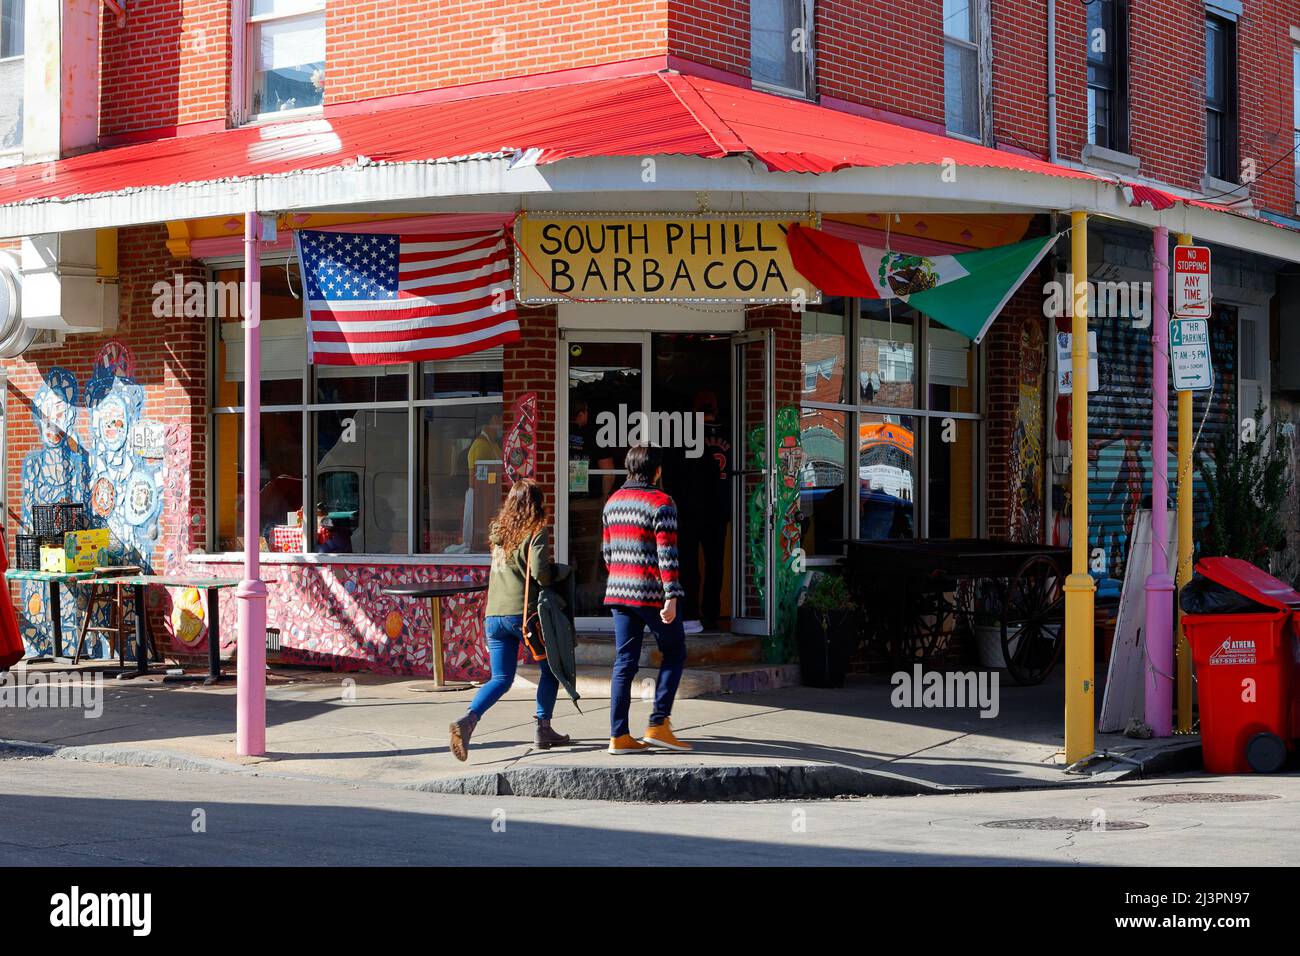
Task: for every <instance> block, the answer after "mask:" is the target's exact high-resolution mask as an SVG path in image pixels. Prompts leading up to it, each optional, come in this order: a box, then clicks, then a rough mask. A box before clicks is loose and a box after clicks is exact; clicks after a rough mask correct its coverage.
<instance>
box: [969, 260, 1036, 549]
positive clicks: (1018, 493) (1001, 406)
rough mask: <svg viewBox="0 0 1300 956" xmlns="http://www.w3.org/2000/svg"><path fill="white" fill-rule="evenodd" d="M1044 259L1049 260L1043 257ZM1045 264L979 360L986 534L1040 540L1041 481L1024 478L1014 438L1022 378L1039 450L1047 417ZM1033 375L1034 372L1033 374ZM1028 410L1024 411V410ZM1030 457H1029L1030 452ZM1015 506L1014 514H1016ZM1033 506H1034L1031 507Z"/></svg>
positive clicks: (992, 332) (990, 336)
mask: <svg viewBox="0 0 1300 956" xmlns="http://www.w3.org/2000/svg"><path fill="white" fill-rule="evenodd" d="M1049 261H1050V260H1049ZM1047 268H1048V267H1046V266H1041V267H1040V268H1039V269H1038V271H1037V273H1036V274H1035V275H1033V276H1030V277H1029V278H1028V279H1026V280H1025V283H1024V285H1022V286H1021V287H1020V290H1019V291H1018V292H1017V293H1016V294H1015V295H1014V296H1013V297H1012V298H1011V301H1009V302H1008V303H1007V304H1006V306H1005V307H1004V308H1003V309H1002V312H1001V314H1000V315H999V317H998V319H997V321H995V322H994V323H993V325H992V327H991V328H990V329H989V333H988V336H987V337H986V338H985V340H984V362H985V389H986V398H985V422H986V424H985V447H986V448H987V454H986V455H985V458H986V465H985V483H984V485H983V493H984V501H985V509H986V515H985V517H986V523H987V530H988V536H989V537H992V538H1015V539H1016V540H1020V541H1027V542H1041V541H1043V540H1044V539H1043V536H1042V535H1043V529H1042V524H1041V514H1042V504H1043V497H1044V491H1043V481H1042V471H1041V468H1042V467H1045V465H1046V460H1045V458H1040V470H1039V471H1038V473H1037V475H1036V476H1035V477H1031V478H1025V477H1024V475H1023V474H1022V470H1021V466H1020V464H1019V462H1018V456H1019V451H1020V439H1019V436H1018V435H1017V431H1016V429H1017V424H1018V421H1019V417H1018V413H1019V411H1020V408H1021V403H1022V401H1026V400H1027V401H1028V402H1029V403H1030V404H1031V405H1032V403H1033V399H1026V398H1025V397H1024V396H1022V393H1021V384H1022V382H1024V383H1025V384H1028V385H1030V386H1031V388H1032V390H1033V391H1034V392H1036V393H1037V397H1038V402H1039V416H1040V417H1039V425H1040V427H1039V428H1038V429H1037V431H1038V434H1037V435H1036V436H1032V437H1035V438H1036V439H1037V441H1038V443H1039V448H1040V449H1044V448H1045V447H1046V446H1045V444H1044V443H1045V441H1046V435H1045V434H1044V432H1043V428H1045V422H1046V417H1047V407H1046V404H1045V403H1046V401H1047V395H1046V394H1045V392H1044V385H1045V384H1046V377H1045V375H1044V372H1045V369H1046V367H1047V352H1046V349H1047V342H1048V341H1049V337H1048V335H1047V320H1046V319H1045V318H1044V317H1043V291H1042V284H1043V282H1044V281H1046V276H1047V272H1046V271H1045V270H1046V269H1047ZM1034 373H1036V374H1034ZM1026 411H1029V409H1026ZM1031 457H1032V456H1031ZM1017 509H1019V513H1018V514H1017V513H1016V512H1017ZM1036 509H1037V510H1036ZM1026 515H1029V516H1030V517H1029V519H1028V520H1026Z"/></svg>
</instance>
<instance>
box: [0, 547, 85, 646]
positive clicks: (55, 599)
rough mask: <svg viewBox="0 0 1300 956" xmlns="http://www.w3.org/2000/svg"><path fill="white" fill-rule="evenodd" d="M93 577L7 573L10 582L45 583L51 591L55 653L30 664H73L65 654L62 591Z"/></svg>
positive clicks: (81, 573) (76, 573)
mask: <svg viewBox="0 0 1300 956" xmlns="http://www.w3.org/2000/svg"><path fill="white" fill-rule="evenodd" d="M93 577H95V572H94V571H67V572H60V571H28V570H24V569H22V568H11V569H10V570H8V571H6V572H5V579H6V580H8V581H39V582H43V583H44V584H45V585H46V587H47V588H48V591H49V600H48V601H47V602H46V607H47V608H48V612H49V617H50V624H51V626H52V628H53V631H54V647H53V650H54V653H53V655H51V656H49V657H33V658H28V659H27V663H28V664H44V663H55V664H71V663H72V658H71V657H68V656H66V655H65V654H64V653H63V602H62V598H61V593H60V589H61V588H62V587H63V586H64V585H68V586H73V585H77V584H82V583H84V582H86V581H89V580H90V579H91V578H93Z"/></svg>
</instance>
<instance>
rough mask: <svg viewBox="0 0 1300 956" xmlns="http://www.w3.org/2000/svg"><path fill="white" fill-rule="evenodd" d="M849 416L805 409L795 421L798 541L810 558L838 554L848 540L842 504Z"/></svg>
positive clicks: (846, 519)
mask: <svg viewBox="0 0 1300 956" xmlns="http://www.w3.org/2000/svg"><path fill="white" fill-rule="evenodd" d="M850 417H851V416H850V415H848V414H847V413H845V412H838V411H831V410H830V409H824V408H805V409H804V410H803V414H802V415H801V416H800V419H799V443H800V445H801V446H802V447H803V452H804V463H803V468H802V470H801V471H800V473H799V512H800V513H801V514H802V515H803V524H802V541H803V549H804V551H805V553H807V554H810V555H827V554H839V553H840V551H841V550H842V549H843V547H844V545H843V541H842V539H844V538H846V537H848V534H847V531H846V525H847V522H848V510H847V508H846V507H845V503H844V488H845V481H844V479H845V474H846V471H847V469H846V462H847V454H846V452H847V449H848V446H847V445H846V443H845V438H846V437H847V435H848V429H849V424H848V423H849V419H850Z"/></svg>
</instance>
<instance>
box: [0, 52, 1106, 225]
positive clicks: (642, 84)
mask: <svg viewBox="0 0 1300 956" xmlns="http://www.w3.org/2000/svg"><path fill="white" fill-rule="evenodd" d="M354 109H355V108H354ZM530 151H531V152H530ZM511 153H521V154H525V153H526V154H528V155H530V158H532V159H534V161H536V162H537V163H554V162H558V161H560V160H564V159H570V158H578V157H597V156H661V155H687V156H700V157H705V158H721V157H725V156H737V155H741V156H743V155H749V156H752V157H754V158H755V159H756V160H758V161H759V162H760V163H762V164H763V165H764V166H765V167H766V168H767V169H769V170H771V171H774V172H801V173H826V172H831V171H834V170H839V169H845V168H849V167H864V168H871V167H889V166H903V165H918V164H920V165H935V166H938V165H941V164H942V163H943V162H944V161H945V160H951V161H952V162H953V163H955V164H957V166H959V167H984V168H997V169H1005V170H1014V171H1022V172H1027V173H1036V174H1041V175H1046V176H1057V177H1065V178H1072V179H1083V180H1096V179H1097V177H1095V176H1092V175H1091V174H1089V173H1086V172H1083V171H1080V170H1074V169H1070V168H1067V167H1063V166H1054V165H1052V164H1050V163H1046V162H1043V161H1041V160H1038V159H1034V158H1031V157H1027V156H1021V155H1017V154H1014V153H1009V152H1004V151H1002V150H995V149H989V148H986V147H983V146H979V145H976V144H974V143H968V142H965V141H962V140H957V139H952V138H949V137H945V136H939V135H936V134H933V133H928V132H923V131H919V130H915V129H910V128H907V127H902V126H897V125H894V124H891V123H886V122H882V121H880V120H875V119H870V118H867V117H863V116H857V115H854V114H850V113H845V112H840V111H837V110H832V109H829V108H827V107H822V106H817V105H816V104H813V103H809V102H804V101H801V100H793V99H789V98H786V97H781V96H776V95H773V94H770V93H763V92H759V91H755V90H748V89H744V88H742V87H738V86H732V85H729V84H725V83H721V82H717V81H714V80H708V79H702V78H699V77H693V76H686V75H682V74H678V73H668V72H665V73H651V74H644V75H639V76H623V77H614V78H609V79H593V80H587V81H583V82H573V83H569V84H566V85H559V86H554V85H552V86H545V87H542V88H533V89H522V90H516V91H511V92H497V93H488V94H480V95H467V96H465V97H463V98H454V99H440V100H439V101H437V102H430V103H426V104H422V105H408V106H401V107H395V108H389V109H375V110H373V111H369V112H356V111H353V110H350V111H347V112H336V113H331V112H330V111H328V110H327V111H326V113H325V115H323V116H321V117H318V118H312V119H304V120H298V121H295V122H286V123H279V124H272V125H259V126H246V127H242V128H239V129H232V130H223V131H219V132H213V133H203V134H198V135H192V136H181V137H175V138H170V139H163V140H158V141H153V142H148V143H141V144H136V145H129V146H121V147H117V148H114V149H107V150H101V151H98V152H92V153H87V154H84V155H81V156H75V157H71V158H69V159H62V160H58V161H55V162H50V163H41V164H36V165H31V166H20V167H15V168H13V169H10V170H4V171H0V207H2V206H8V205H12V204H17V203H32V202H41V201H60V200H67V199H71V198H74V197H75V198H77V199H85V198H93V197H97V196H106V195H112V194H120V193H126V192H133V191H139V190H152V189H163V188H167V187H171V186H178V185H185V184H195V183H213V182H237V181H240V180H247V179H254V178H258V177H265V176H277V175H284V174H290V173H295V172H306V171H318V170H326V169H332V168H346V167H348V166H357V165H366V164H369V163H390V164H393V163H418V162H429V161H435V160H443V159H451V158H456V157H469V156H481V155H489V156H490V155H498V156H499V155H509V154H511Z"/></svg>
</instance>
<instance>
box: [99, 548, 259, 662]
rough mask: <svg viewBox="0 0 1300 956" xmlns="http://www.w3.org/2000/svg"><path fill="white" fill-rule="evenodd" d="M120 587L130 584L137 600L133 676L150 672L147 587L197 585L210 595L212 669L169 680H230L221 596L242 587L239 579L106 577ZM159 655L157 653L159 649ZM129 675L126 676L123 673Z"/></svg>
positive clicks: (207, 595) (208, 602)
mask: <svg viewBox="0 0 1300 956" xmlns="http://www.w3.org/2000/svg"><path fill="white" fill-rule="evenodd" d="M104 580H105V581H106V582H107V583H110V584H116V585H117V586H118V587H130V588H131V589H132V591H133V592H134V595H133V596H134V600H135V646H136V654H135V660H136V669H135V673H134V674H131V675H130V676H131V677H140V676H142V675H144V674H148V673H149V665H148V662H147V661H146V659H145V654H144V653H142V652H141V648H143V647H144V646H145V639H146V638H145V630H146V622H145V616H144V589H145V588H147V587H149V586H150V585H156V586H159V587H165V588H194V589H195V590H196V591H203V592H205V594H206V598H207V610H208V672H207V674H204V675H202V677H200V676H199V675H197V674H185V675H181V676H179V677H172V678H168V680H202V681H203V684H204V686H211V685H213V684H216V683H217V682H219V681H222V680H228V679H229V677H228V675H226V674H223V673H221V614H220V609H219V604H218V601H217V597H218V595H219V593H220V592H221V591H222V589H224V588H233V587H238V586H239V580H238V579H237V578H197V577H196V578H187V577H184V576H183V575H174V576H172V575H164V574H137V575H131V576H128V577H113V578H106V579H104ZM155 656H156V652H155ZM123 676H126V675H123Z"/></svg>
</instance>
